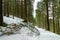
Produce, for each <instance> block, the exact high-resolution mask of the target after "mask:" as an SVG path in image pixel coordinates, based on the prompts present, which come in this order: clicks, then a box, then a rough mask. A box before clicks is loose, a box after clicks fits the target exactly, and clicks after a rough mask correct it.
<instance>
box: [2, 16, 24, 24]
mask: <svg viewBox="0 0 60 40" xmlns="http://www.w3.org/2000/svg"><path fill="white" fill-rule="evenodd" d="M3 21H4V23H6V24H12V23H14V24H19V23H21V22H22V21H24V20H23V19H21V18H18V17H14V19H13V18H11V17H6V16H4V17H3Z"/></svg>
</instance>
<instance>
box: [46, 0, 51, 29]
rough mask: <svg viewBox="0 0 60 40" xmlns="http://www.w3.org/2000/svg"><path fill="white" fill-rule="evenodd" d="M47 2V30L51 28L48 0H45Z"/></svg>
mask: <svg viewBox="0 0 60 40" xmlns="http://www.w3.org/2000/svg"><path fill="white" fill-rule="evenodd" d="M45 3H46V13H47V30H50V27H49V13H48V0H45Z"/></svg>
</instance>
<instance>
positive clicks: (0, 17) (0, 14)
mask: <svg viewBox="0 0 60 40" xmlns="http://www.w3.org/2000/svg"><path fill="white" fill-rule="evenodd" d="M2 25H3V15H2V0H0V26H2Z"/></svg>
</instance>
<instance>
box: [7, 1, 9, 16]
mask: <svg viewBox="0 0 60 40" xmlns="http://www.w3.org/2000/svg"><path fill="white" fill-rule="evenodd" d="M7 17H9V0H7Z"/></svg>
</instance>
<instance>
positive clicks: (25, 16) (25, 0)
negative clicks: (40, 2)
mask: <svg viewBox="0 0 60 40" xmlns="http://www.w3.org/2000/svg"><path fill="white" fill-rule="evenodd" d="M24 5H25V15H24V18H25V21H27V20H28V19H27V0H24Z"/></svg>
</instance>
